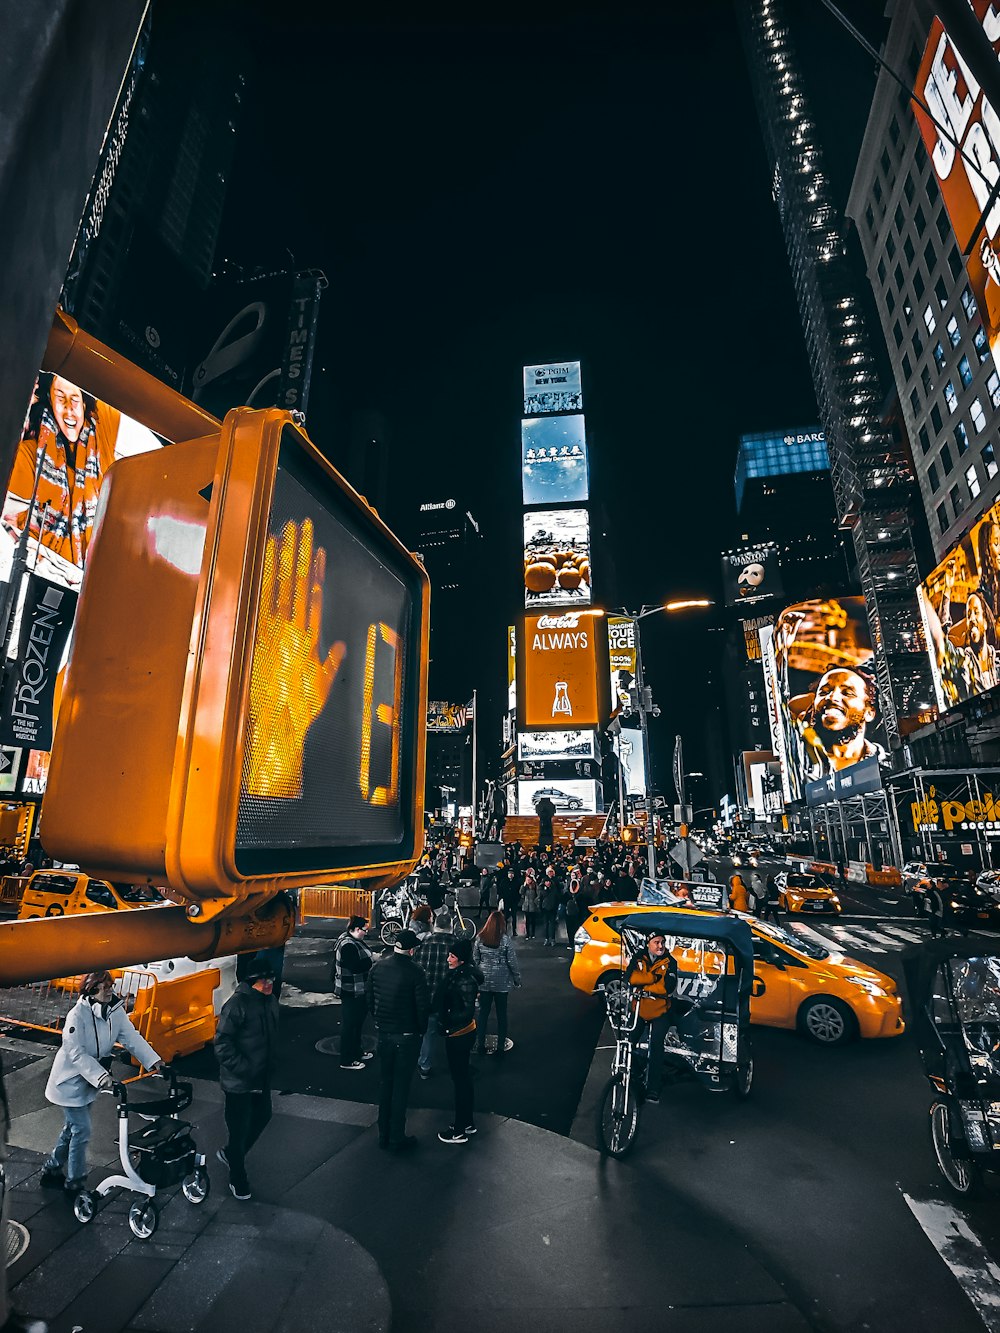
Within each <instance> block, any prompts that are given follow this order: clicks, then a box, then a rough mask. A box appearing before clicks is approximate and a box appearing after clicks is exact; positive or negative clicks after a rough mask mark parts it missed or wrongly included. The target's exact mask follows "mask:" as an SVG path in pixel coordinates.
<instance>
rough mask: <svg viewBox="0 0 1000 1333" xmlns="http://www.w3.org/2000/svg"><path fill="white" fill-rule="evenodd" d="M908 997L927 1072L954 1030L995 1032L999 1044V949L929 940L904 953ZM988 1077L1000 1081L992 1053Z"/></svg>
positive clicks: (999, 1065) (999, 1057)
mask: <svg viewBox="0 0 1000 1333" xmlns="http://www.w3.org/2000/svg"><path fill="white" fill-rule="evenodd" d="M903 973H904V975H905V977H906V985H907V989H908V990H909V994H910V1005H911V1010H912V1020H911V1021H912V1031H913V1032H914V1034H915V1035H916V1039H917V1045H918V1047H919V1048H920V1054H921V1056H922V1058H923V1061H924V1065H925V1067H926V1068H927V1069H928V1072H932V1070H933V1068H934V1067H936V1066H937V1065H938V1064H939V1063H940V1059H941V1055H942V1048H943V1046H946V1045H947V1044H948V1042H949V1041H950V1040H952V1039H953V1038H954V1037H955V1035H956V1031H957V1029H958V1028H961V1029H962V1030H963V1031H966V1032H968V1031H969V1029H971V1028H975V1029H977V1031H978V1036H979V1038H980V1040H981V1039H982V1037H983V1029H984V1028H987V1027H989V1028H990V1029H995V1036H996V1037H997V1038H998V1039H1000V945H998V946H997V947H996V948H995V949H994V950H991V949H990V948H989V946H988V945H984V943H983V942H982V941H981V940H980V941H977V942H974V941H971V940H956V939H945V940H932V941H930V942H929V943H927V944H920V945H915V946H913V947H912V948H910V949H906V950H904V952H903ZM991 1054H992V1055H993V1056H994V1059H993V1060H991V1062H990V1070H989V1072H990V1073H991V1074H992V1075H993V1076H994V1077H997V1076H1000V1051H998V1052H995V1053H994V1052H991Z"/></svg>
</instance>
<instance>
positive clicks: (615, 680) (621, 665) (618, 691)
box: [607, 616, 635, 713]
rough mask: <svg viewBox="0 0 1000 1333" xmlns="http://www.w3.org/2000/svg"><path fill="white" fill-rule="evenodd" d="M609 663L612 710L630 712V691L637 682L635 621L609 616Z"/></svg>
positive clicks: (614, 711)
mask: <svg viewBox="0 0 1000 1333" xmlns="http://www.w3.org/2000/svg"><path fill="white" fill-rule="evenodd" d="M607 626H608V664H609V666H610V668H611V711H612V713H616V712H619V711H621V712H623V713H628V712H629V711H630V710H631V708H632V700H631V697H630V695H629V691H630V690H631V688H632V686H633V685H634V683H635V621H634V620H630V619H628V618H627V617H625V616H608V618H607Z"/></svg>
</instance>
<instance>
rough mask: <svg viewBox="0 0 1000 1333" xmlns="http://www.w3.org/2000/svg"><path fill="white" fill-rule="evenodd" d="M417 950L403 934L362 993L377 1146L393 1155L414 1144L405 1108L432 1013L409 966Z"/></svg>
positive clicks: (421, 978) (419, 976)
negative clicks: (374, 1075)
mask: <svg viewBox="0 0 1000 1333" xmlns="http://www.w3.org/2000/svg"><path fill="white" fill-rule="evenodd" d="M416 947H417V937H416V935H414V933H413V931H412V930H401V931H400V932H399V934H398V935H397V936H396V944H395V948H394V949H393V951H392V953H390V954H387V955H386V956H385V957H384V958H381V959H379V961H378V962H377V963H376V964H375V966H374V967H373V968H372V970H371V971H370V972H369V973H368V980H367V982H366V987H365V989H366V992H367V996H368V1008H369V1009H370V1010H371V1011H372V1014H373V1015H374V1017H375V1030H376V1032H377V1033H378V1056H379V1067H380V1073H381V1079H380V1083H379V1103H378V1146H379V1147H380V1148H391V1149H393V1150H394V1151H396V1152H402V1151H404V1150H405V1149H407V1148H412V1147H414V1146H415V1145H416V1142H417V1140H416V1139H415V1138H414V1137H413V1135H412V1134H407V1132H406V1103H407V1099H408V1098H409V1095H410V1083H411V1082H412V1081H413V1071H414V1070H415V1069H416V1067H417V1057H418V1056H419V1055H420V1043H421V1042H422V1041H423V1036H424V1033H425V1032H426V1031H427V1017H428V1014H429V1013H430V989H429V987H428V985H427V976H426V974H425V972H424V970H423V968H422V967H420V966H419V965H418V964H417V963H415V962H414V960H413V951H414V949H416Z"/></svg>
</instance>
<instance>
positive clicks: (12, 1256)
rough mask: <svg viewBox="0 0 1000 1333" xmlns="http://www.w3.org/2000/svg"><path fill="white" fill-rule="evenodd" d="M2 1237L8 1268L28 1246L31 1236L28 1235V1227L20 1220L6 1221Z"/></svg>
mask: <svg viewBox="0 0 1000 1333" xmlns="http://www.w3.org/2000/svg"><path fill="white" fill-rule="evenodd" d="M3 1239H4V1250H5V1253H6V1255H7V1267H8V1268H10V1266H11V1264H16V1263H17V1261H18V1259H20V1257H21V1255H22V1254H23V1253H24V1252H25V1250H26V1249H27V1248H28V1241H29V1240H30V1239H31V1237H30V1236H29V1235H28V1228H27V1227H26V1226H23V1225H22V1224H21V1223H20V1222H8V1223H7V1230H6V1231H5V1232H4V1238H3Z"/></svg>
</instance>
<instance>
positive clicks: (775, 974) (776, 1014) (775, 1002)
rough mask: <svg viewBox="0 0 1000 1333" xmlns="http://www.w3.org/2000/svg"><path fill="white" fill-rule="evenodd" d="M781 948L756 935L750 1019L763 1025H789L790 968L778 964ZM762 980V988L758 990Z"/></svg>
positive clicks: (790, 1012) (790, 1007) (790, 1010)
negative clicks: (759, 992) (758, 992)
mask: <svg viewBox="0 0 1000 1333" xmlns="http://www.w3.org/2000/svg"><path fill="white" fill-rule="evenodd" d="M780 961H781V953H780V950H778V949H776V948H775V946H774V945H773V944H771V943H770V942H769V941H768V940H762V939H761V938H760V937H759V936H757V935H754V937H753V974H754V987H753V989H754V992H755V993H754V994H753V995H751V997H750V1021H751V1023H760V1024H762V1025H763V1026H764V1027H775V1028H784V1027H790V1026H791V1025H792V1023H793V1021H794V1019H793V1016H792V994H791V990H792V988H791V983H790V982H789V978H788V973H787V970H786V969H785V968H783V967H780V966H778V963H779V962H780ZM761 984H763V987H764V989H763V992H762V993H761V994H759V995H758V994H756V992H757V991H759V990H760V988H761Z"/></svg>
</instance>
